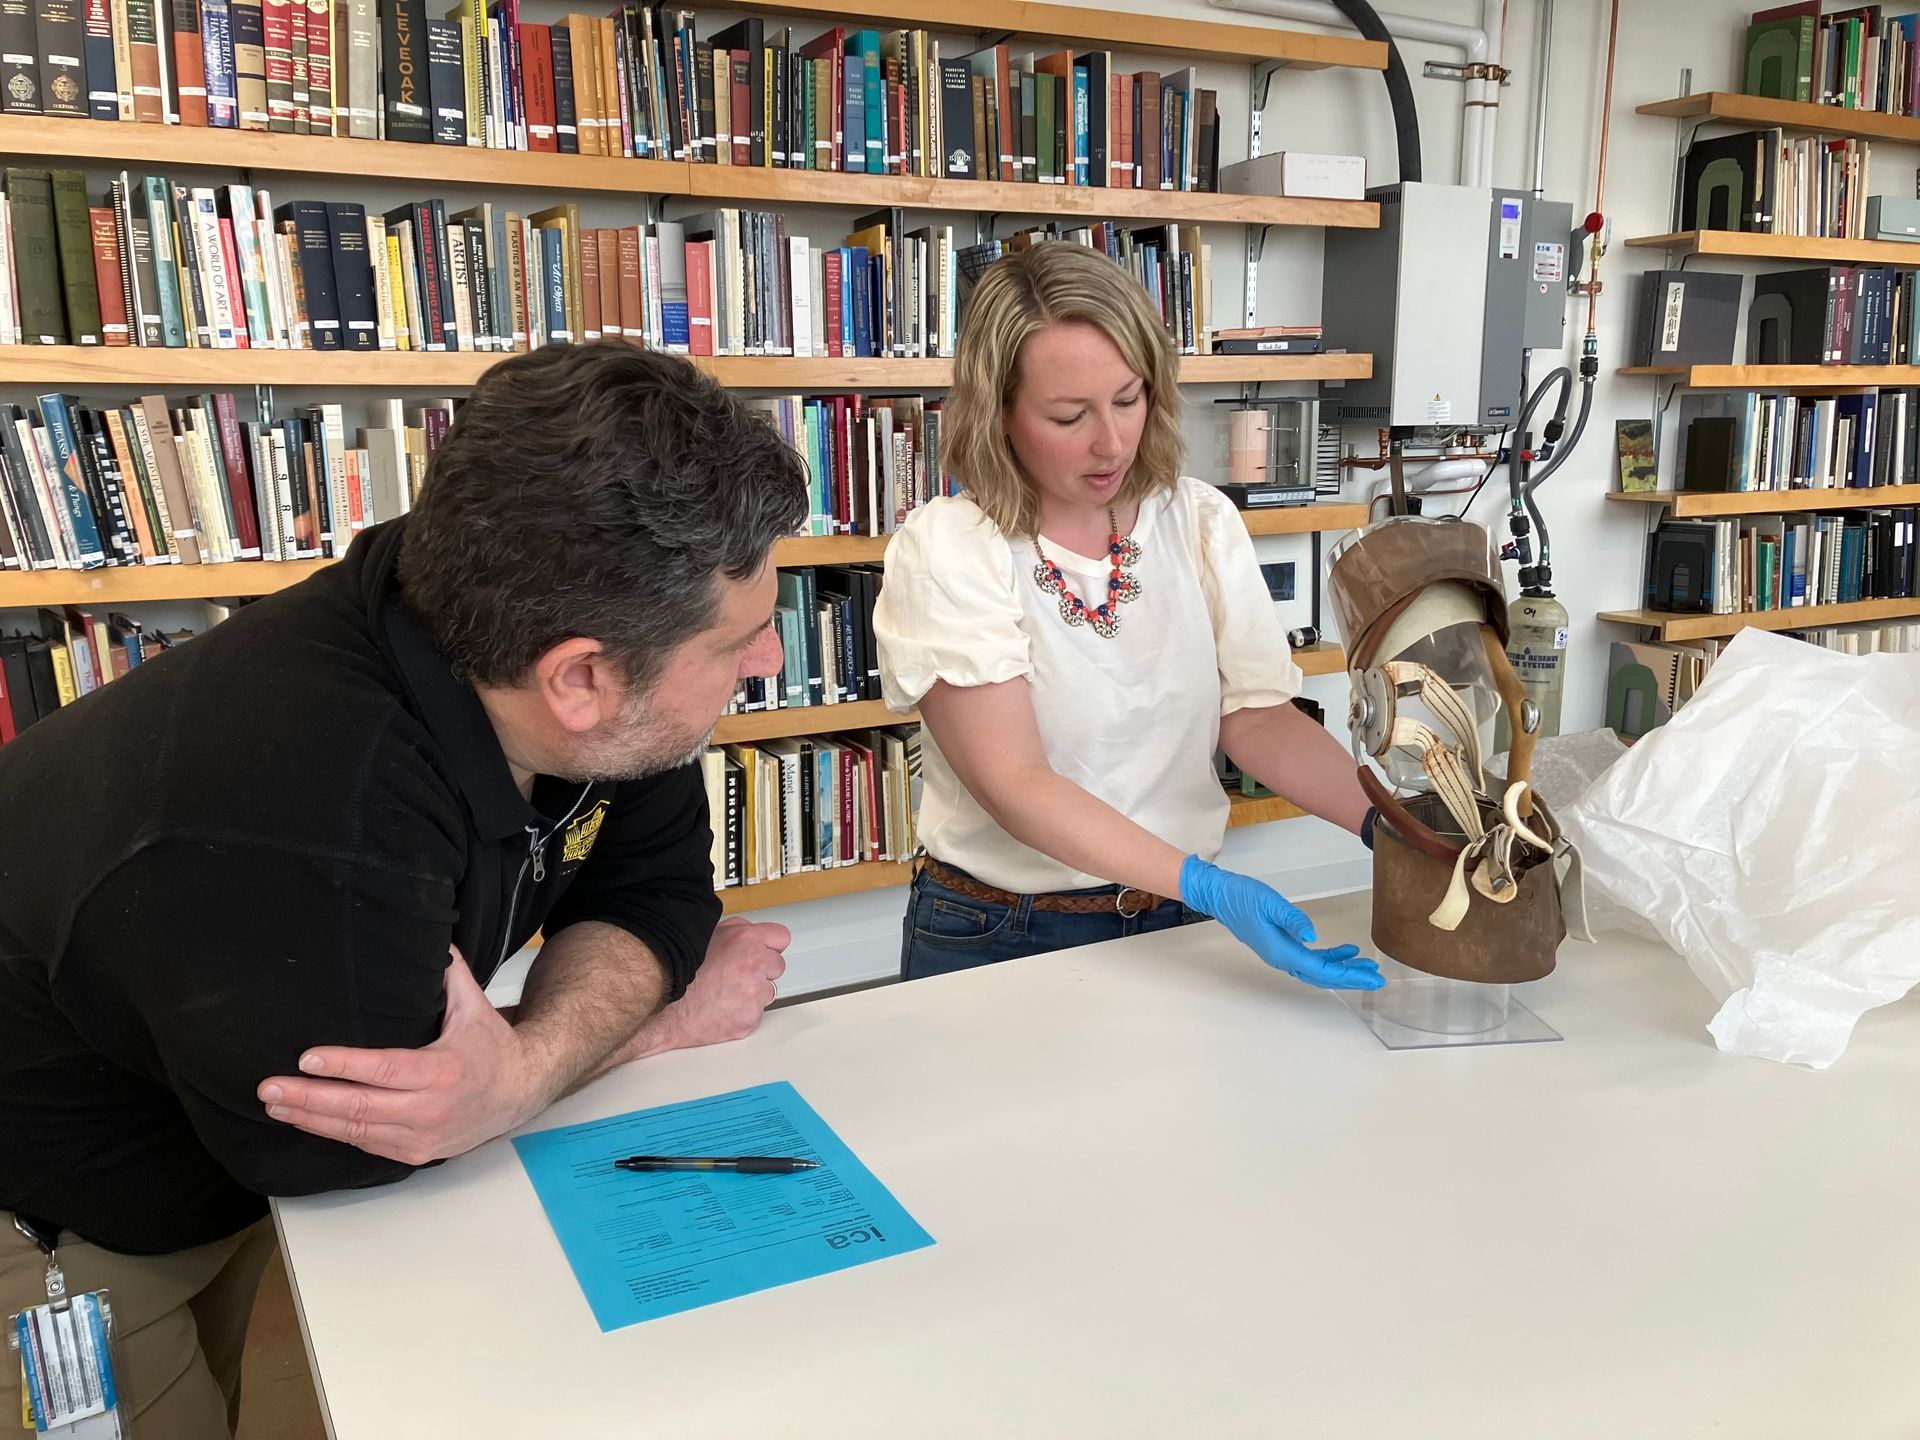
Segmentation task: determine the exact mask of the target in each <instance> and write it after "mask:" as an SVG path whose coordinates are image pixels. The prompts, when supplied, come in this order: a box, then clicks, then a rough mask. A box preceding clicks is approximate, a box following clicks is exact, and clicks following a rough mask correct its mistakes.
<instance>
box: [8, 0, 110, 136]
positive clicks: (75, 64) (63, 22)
mask: <svg viewBox="0 0 1920 1440" xmlns="http://www.w3.org/2000/svg"><path fill="white" fill-rule="evenodd" d="M33 19H34V31H35V47H36V58H37V60H38V66H39V71H40V86H41V89H40V96H41V98H40V109H41V112H42V113H43V114H47V115H62V116H70V117H72V118H74V119H85V118H86V117H87V115H88V113H89V106H88V86H87V64H86V59H85V56H86V40H87V35H86V20H85V17H84V14H83V12H82V10H81V8H80V6H79V4H78V3H77V0H34V4H33ZM112 48H113V47H112V42H111V40H109V42H108V46H107V49H108V56H109V59H111V53H112ZM22 53H24V52H22ZM107 88H109V89H111V88H112V86H111V82H109V84H108V86H107ZM118 114H119V111H118V109H117V108H116V109H115V112H114V118H118Z"/></svg>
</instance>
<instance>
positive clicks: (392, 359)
mask: <svg viewBox="0 0 1920 1440" xmlns="http://www.w3.org/2000/svg"><path fill="white" fill-rule="evenodd" d="M502 358H504V357H502V356H500V355H497V354H494V353H492V352H490V351H465V350H462V351H456V352H455V353H453V354H450V355H449V354H415V353H412V352H403V351H394V350H380V351H371V352H357V353H352V354H348V353H345V352H342V351H314V350H182V349H172V350H162V349H157V348H144V349H143V348H141V347H139V346H133V345H117V346H110V345H7V346H0V385H31V386H39V387H41V388H46V387H49V386H54V387H59V386H84V385H114V386H134V387H139V388H141V389H145V390H155V389H159V390H170V389H174V390H178V389H195V388H200V387H204V386H208V385H216V386H250V385H276V386H280V385H284V386H310V387H313V388H317V389H330V390H331V389H355V390H369V389H383V390H400V389H407V388H414V389H428V390H464V389H466V388H468V387H469V386H471V385H473V384H475V383H476V382H477V381H478V380H479V379H480V377H481V376H482V375H484V374H485V373H486V372H487V371H488V370H490V369H492V368H493V367H494V366H495V365H496V364H498V363H499V362H500V361H501V359H502ZM687 358H688V359H690V360H691V361H692V362H693V363H694V364H695V365H696V366H698V367H699V368H700V369H701V370H703V371H705V372H706V373H707V374H709V375H711V376H713V378H714V379H716V380H718V381H719V382H720V383H721V384H722V385H725V386H727V387H728V388H729V389H735V390H889V389H892V390H902V389H905V390H913V389H926V390H941V389H945V388H947V387H948V386H950V385H952V384H953V361H951V360H937V359H936V360H870V359H834V358H831V357H827V356H815V357H802V358H797V359H796V358H792V357H788V356H767V355H693V356H688V357H687ZM1372 373H1373V357H1372V356H1371V355H1355V354H1332V355H1187V356H1184V357H1182V359H1181V362H1180V379H1181V382H1182V383H1183V384H1193V385H1217V384H1232V383H1243V384H1252V383H1257V382H1263V381H1264V382H1280V381H1289V380H1292V381H1306V380H1365V379H1367V378H1368V377H1370V376H1371V375H1372Z"/></svg>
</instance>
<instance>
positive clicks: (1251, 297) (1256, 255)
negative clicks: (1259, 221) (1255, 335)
mask: <svg viewBox="0 0 1920 1440" xmlns="http://www.w3.org/2000/svg"><path fill="white" fill-rule="evenodd" d="M1272 228H1273V227H1272V226H1271V225H1249V226H1248V227H1247V283H1246V307H1245V308H1246V318H1245V319H1243V320H1242V321H1241V322H1240V323H1241V324H1242V325H1244V326H1246V327H1247V328H1248V329H1249V330H1251V329H1252V328H1253V327H1254V325H1255V324H1257V323H1258V322H1257V321H1256V320H1255V319H1254V318H1253V312H1254V308H1255V304H1256V302H1257V301H1258V300H1259V298H1260V257H1261V256H1262V255H1263V254H1265V253H1266V249H1267V231H1269V230H1271V229H1272Z"/></svg>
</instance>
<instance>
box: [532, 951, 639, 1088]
mask: <svg viewBox="0 0 1920 1440" xmlns="http://www.w3.org/2000/svg"><path fill="white" fill-rule="evenodd" d="M666 992H667V976H666V969H665V967H664V966H662V965H661V963H660V962H659V960H657V959H656V958H655V957H654V954H653V952H652V951H651V950H650V949H648V948H647V946H646V945H645V944H644V943H643V942H642V941H640V940H638V939H636V938H634V936H632V935H630V934H628V933H627V932H626V931H625V930H622V929H620V928H619V927H617V926H614V925H606V924H602V923H601V922H599V921H592V920H589V921H582V922H581V923H579V924H575V925H569V926H567V928H566V929H564V930H562V931H561V932H560V933H559V934H558V935H555V936H553V937H552V938H551V939H550V940H548V941H547V942H546V944H545V945H544V946H542V947H541V951H540V955H539V958H538V959H536V960H535V961H534V963H533V968H532V969H531V970H529V971H528V972H527V981H526V986H525V988H524V989H523V990H522V992H521V995H520V1004H519V1007H518V1009H517V1010H516V1011H515V1014H514V1031H515V1034H516V1035H517V1036H518V1037H519V1038H520V1039H521V1040H522V1041H523V1042H524V1043H525V1044H526V1045H527V1046H528V1048H529V1051H530V1053H531V1054H532V1056H533V1057H534V1058H535V1061H536V1064H537V1066H538V1068H539V1073H540V1074H541V1075H542V1076H543V1077H545V1080H546V1081H547V1083H548V1084H549V1085H550V1092H549V1094H548V1095H547V1097H546V1103H551V1102H552V1101H554V1100H557V1099H559V1098H560V1097H561V1096H562V1095H565V1094H567V1093H568V1092H570V1091H572V1090H574V1089H576V1088H578V1087H579V1086H580V1085H582V1084H584V1083H586V1082H587V1081H588V1080H591V1079H592V1078H593V1077H594V1076H596V1075H598V1074H600V1073H601V1072H602V1071H604V1070H607V1069H609V1068H611V1067H612V1066H613V1065H616V1064H619V1063H622V1062H623V1061H625V1060H628V1059H633V1058H635V1056H633V1055H629V1054H628V1053H626V1052H627V1051H628V1050H629V1049H630V1048H631V1046H632V1043H633V1042H634V1041H635V1040H636V1039H637V1038H638V1036H639V1034H640V1033H641V1032H642V1030H643V1029H644V1028H645V1027H646V1026H647V1025H648V1023H649V1022H650V1021H652V1020H653V1019H655V1017H656V1016H657V1014H658V1012H659V1011H660V1008H661V1003H662V1001H663V1000H664V999H665V998H666ZM662 1048H665V1047H662Z"/></svg>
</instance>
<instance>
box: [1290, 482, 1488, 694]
mask: <svg viewBox="0 0 1920 1440" xmlns="http://www.w3.org/2000/svg"><path fill="white" fill-rule="evenodd" d="M1440 580H1458V581H1461V582H1462V583H1464V584H1466V585H1468V586H1470V587H1472V588H1473V589H1474V590H1475V591H1476V592H1478V593H1479V594H1480V595H1481V596H1482V598H1483V599H1484V600H1485V602H1486V617H1485V618H1486V622H1487V623H1488V624H1489V625H1491V626H1493V628H1494V631H1495V633H1496V634H1497V635H1498V636H1499V637H1500V643H1501V645H1502V646H1505V644H1506V643H1507V591H1506V586H1505V585H1504V584H1502V583H1501V579H1500V562H1499V560H1498V559H1497V558H1496V557H1495V555H1494V553H1493V544H1492V542H1491V541H1490V540H1489V539H1488V538H1487V532H1486V531H1485V530H1483V529H1481V527H1480V526H1478V525H1475V524H1474V523H1473V522H1472V521H1470V520H1453V519H1427V518H1424V517H1421V516H1412V515H1408V516H1396V517H1394V518H1392V519H1389V520H1383V521H1381V522H1380V523H1379V524H1377V525H1369V526H1368V527H1366V528H1365V529H1363V530H1358V531H1355V532H1354V534H1353V535H1352V536H1351V537H1349V538H1348V539H1346V540H1344V541H1342V542H1341V545H1340V548H1339V549H1338V550H1337V551H1336V553H1335V555H1334V559H1333V564H1332V567H1331V568H1330V569H1329V570H1328V572H1327V599H1328V600H1329V602H1331V604H1332V605H1333V613H1334V617H1335V619H1336V620H1337V621H1338V622H1339V626H1340V635H1341V638H1342V639H1343V640H1344V641H1345V642H1346V645H1347V656H1348V659H1347V664H1348V667H1349V668H1351V669H1355V670H1364V669H1366V668H1367V667H1369V666H1370V665H1372V663H1373V659H1374V653H1373V652H1374V649H1375V647H1377V646H1378V644H1379V642H1380V636H1381V635H1382V634H1383V633H1385V631H1386V628H1387V626H1389V625H1390V624H1392V623H1393V619H1394V617H1395V616H1396V615H1398V614H1399V613H1400V611H1401V610H1402V609H1403V608H1405V606H1406V603H1407V602H1408V601H1409V600H1411V599H1412V598H1413V597H1414V596H1415V595H1417V594H1419V593H1420V592H1421V591H1423V590H1425V589H1426V588H1427V587H1428V586H1429V585H1432V584H1434V583H1435V582H1436V581H1440Z"/></svg>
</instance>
